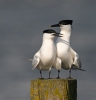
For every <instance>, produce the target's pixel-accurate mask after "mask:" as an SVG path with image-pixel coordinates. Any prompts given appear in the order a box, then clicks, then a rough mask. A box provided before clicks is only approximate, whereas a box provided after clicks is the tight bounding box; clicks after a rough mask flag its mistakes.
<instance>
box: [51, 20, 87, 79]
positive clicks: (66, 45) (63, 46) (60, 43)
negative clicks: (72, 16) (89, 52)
mask: <svg viewBox="0 0 96 100" xmlns="http://www.w3.org/2000/svg"><path fill="white" fill-rule="evenodd" d="M72 23H73V20H62V21H60V22H59V23H58V24H54V25H51V27H60V29H61V30H60V33H61V34H63V36H62V37H58V38H57V40H56V48H57V57H59V58H60V59H61V60H62V68H63V69H65V70H69V78H71V69H75V70H76V69H78V70H82V71H85V70H83V69H81V60H80V57H79V55H78V54H77V53H76V52H75V51H74V50H73V49H72V48H71V46H70V36H71V30H72Z"/></svg>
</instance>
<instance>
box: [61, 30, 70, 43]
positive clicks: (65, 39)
mask: <svg viewBox="0 0 96 100" xmlns="http://www.w3.org/2000/svg"><path fill="white" fill-rule="evenodd" d="M60 33H61V34H63V35H64V36H63V37H60V38H61V39H62V40H64V41H66V42H68V43H70V36H71V30H69V31H68V30H67V31H66V30H63V29H62V30H61V31H60Z"/></svg>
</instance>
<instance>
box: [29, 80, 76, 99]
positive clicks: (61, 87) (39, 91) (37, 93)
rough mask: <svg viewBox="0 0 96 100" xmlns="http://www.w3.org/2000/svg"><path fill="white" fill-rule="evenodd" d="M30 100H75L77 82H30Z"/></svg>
mask: <svg viewBox="0 0 96 100" xmlns="http://www.w3.org/2000/svg"><path fill="white" fill-rule="evenodd" d="M30 100H77V80H76V79H36V80H31V87H30Z"/></svg>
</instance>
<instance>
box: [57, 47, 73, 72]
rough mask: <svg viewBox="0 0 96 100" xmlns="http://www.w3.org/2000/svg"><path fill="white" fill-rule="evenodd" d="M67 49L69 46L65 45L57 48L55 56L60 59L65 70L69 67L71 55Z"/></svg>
mask: <svg viewBox="0 0 96 100" xmlns="http://www.w3.org/2000/svg"><path fill="white" fill-rule="evenodd" d="M69 50H70V48H68V47H65V46H60V47H58V48H57V56H58V57H59V58H60V59H61V60H62V68H63V69H65V70H68V69H69V68H71V56H70V53H69Z"/></svg>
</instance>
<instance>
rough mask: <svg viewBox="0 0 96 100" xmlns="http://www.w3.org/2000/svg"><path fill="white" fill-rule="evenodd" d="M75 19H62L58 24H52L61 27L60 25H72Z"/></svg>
mask: <svg viewBox="0 0 96 100" xmlns="http://www.w3.org/2000/svg"><path fill="white" fill-rule="evenodd" d="M72 23H73V20H61V21H60V22H59V23H58V24H54V25H51V27H60V25H72Z"/></svg>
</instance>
